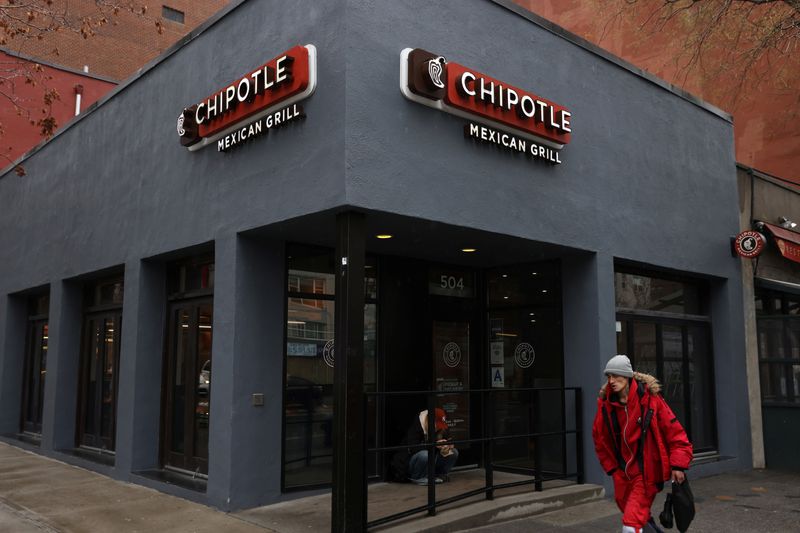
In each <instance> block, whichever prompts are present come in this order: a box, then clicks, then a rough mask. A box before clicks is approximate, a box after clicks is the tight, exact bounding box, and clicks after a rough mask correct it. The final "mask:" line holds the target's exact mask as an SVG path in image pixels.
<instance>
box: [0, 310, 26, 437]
mask: <svg viewBox="0 0 800 533" xmlns="http://www.w3.org/2000/svg"><path fill="white" fill-rule="evenodd" d="M26 304H27V302H26V299H25V298H24V297H22V296H14V295H8V296H7V297H6V298H4V301H3V302H2V305H0V331H2V332H3V336H2V344H0V434H2V435H8V434H14V433H17V432H19V430H20V422H19V421H20V415H21V411H22V382H23V369H24V365H25V335H26V332H27V314H28V313H27V305H26Z"/></svg>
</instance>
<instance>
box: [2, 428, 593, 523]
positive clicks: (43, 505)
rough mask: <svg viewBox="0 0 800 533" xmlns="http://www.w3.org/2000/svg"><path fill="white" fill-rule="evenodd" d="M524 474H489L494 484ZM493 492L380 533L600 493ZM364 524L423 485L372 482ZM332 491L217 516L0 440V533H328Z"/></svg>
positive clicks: (584, 488) (474, 474) (457, 478)
mask: <svg viewBox="0 0 800 533" xmlns="http://www.w3.org/2000/svg"><path fill="white" fill-rule="evenodd" d="M483 477H484V473H483V471H482V470H466V471H460V472H454V473H452V474H451V481H450V482H449V483H445V484H444V485H438V486H437V487H436V494H437V501H440V500H442V499H444V498H448V497H451V496H454V495H457V494H463V493H466V492H469V491H471V490H475V489H479V488H480V487H482V486H483V483H484V479H483ZM521 479H528V478H522V477H521V476H517V475H514V474H508V473H501V472H496V473H495V482H496V483H505V482H514V481H520V480H521ZM544 486H545V490H544V491H542V492H534V491H533V490H532V488H531V485H525V486H520V487H513V488H509V489H503V490H497V491H496V494H495V499H494V500H492V501H488V500H486V499H485V497H484V496H483V495H482V494H479V495H476V496H473V497H471V498H469V499H466V500H461V501H458V502H454V503H452V504H450V505H448V506H444V507H441V508H439V509H438V512H437V515H436V516H433V517H429V516H427V515H426V513H424V512H419V513H417V514H415V515H413V516H411V517H409V518H407V519H404V520H401V521H397V522H392V523H390V524H387V525H386V526H383V527H382V528H378V529H377V530H378V531H383V532H385V533H393V532H406V531H430V532H437V531H453V530H455V529H464V528H469V527H475V526H482V525H484V524H487V523H493V522H497V521H502V520H511V519H514V518H518V517H521V516H532V515H536V514H540V513H544V512H547V511H551V510H554V509H563V508H566V507H570V506H575V505H580V504H581V503H583V502H587V501H596V500H598V499H601V498H602V497H603V495H604V492H603V489H602V487H598V486H596V485H576V484H574V483H569V482H564V481H551V482H546V483H545V484H544ZM368 497H369V501H368V509H369V518H370V520H375V519H378V518H381V517H384V516H388V515H390V514H393V513H397V512H400V511H403V510H405V509H411V508H416V507H419V506H423V505H425V503H426V501H427V488H426V487H420V486H416V485H413V484H410V483H402V484H397V483H373V484H370V487H369V496H368ZM330 510H331V496H330V493H326V494H319V495H315V496H308V497H303V498H298V499H296V500H291V501H286V502H283V503H278V504H275V505H270V506H264V507H257V508H254V509H248V510H245V511H240V512H235V513H223V512H220V511H216V510H214V509H212V508H210V507H206V506H204V505H201V504H197V503H194V502H189V501H187V500H183V499H181V498H177V497H174V496H169V495H166V494H163V493H160V492H158V491H156V490H153V489H149V488H146V487H141V486H139V485H134V484H130V483H124V482H120V481H117V480H113V479H111V478H109V477H106V476H103V475H100V474H97V473H95V472H91V471H89V470H86V469H83V468H80V467H76V466H72V465H68V464H65V463H62V462H60V461H57V460H54V459H51V458H48V457H43V456H40V455H37V454H35V453H32V452H28V451H25V450H21V449H19V448H16V447H14V446H11V445H9V444H5V443H0V531H2V532H5V531H13V532H21V533H28V532H33V531H36V532H42V531H44V532H48V533H50V532H81V533H83V532H103V533H105V532H108V531H114V532H115V533H116V532H131V533H133V532H151V531H158V532H161V531H171V532H172V531H174V532H187V533H188V532H199V533H202V532H219V531H224V532H226V533H227V532H231V533H239V532H242V533H245V532H263V531H274V532H280V533H301V532H302V533H305V532H308V531H330V529H331V521H330V520H331V516H330Z"/></svg>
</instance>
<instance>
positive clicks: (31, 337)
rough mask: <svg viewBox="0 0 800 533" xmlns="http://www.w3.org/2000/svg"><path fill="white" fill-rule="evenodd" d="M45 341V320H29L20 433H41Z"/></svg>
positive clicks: (46, 324)
mask: <svg viewBox="0 0 800 533" xmlns="http://www.w3.org/2000/svg"><path fill="white" fill-rule="evenodd" d="M47 340H48V323H47V320H46V319H40V320H30V321H29V322H28V334H27V346H26V352H25V370H24V373H25V374H24V381H23V397H22V398H23V399H22V431H24V432H27V433H35V434H41V433H42V406H43V405H44V380H45V374H46V372H47Z"/></svg>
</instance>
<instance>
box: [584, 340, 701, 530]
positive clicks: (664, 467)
mask: <svg viewBox="0 0 800 533" xmlns="http://www.w3.org/2000/svg"><path fill="white" fill-rule="evenodd" d="M605 375H606V379H607V382H606V384H605V385H603V387H602V388H601V389H600V397H599V398H598V400H597V415H596V416H595V418H594V424H593V425H592V437H593V438H594V448H595V451H596V452H597V458H598V459H599V460H600V464H601V465H602V467H603V470H605V471H606V473H607V474H608V475H610V476H613V477H614V499H615V500H616V502H617V506H619V508H620V510H621V511H622V531H623V533H640V532H641V531H642V529H643V528H644V527H645V525H646V524H647V522H648V521H651V520H652V519H651V516H650V507H651V506H652V504H653V499H654V498H655V497H656V494H657V493H658V492H659V491H660V490H661V489H662V488H663V487H664V482H666V481H668V480H672V481H673V482H675V483H683V481H684V479H685V475H684V471H685V470H686V469H688V468H689V463H690V462H691V461H692V445H691V443H690V442H689V439H688V437H687V436H686V432H685V431H684V429H683V427H682V426H681V424H680V422H678V418H677V417H676V416H675V415H674V414H673V412H672V409H670V408H669V406H668V405H667V402H665V401H664V398H662V397H661V395H660V394H659V391H660V390H661V385H660V384H659V382H658V380H657V379H656V378H654V377H653V376H650V375H648V374H642V373H639V372H634V371H633V368H632V367H631V362H630V360H629V359H628V357H627V356H625V355H617V356H614V357H612V358H611V359H610V360H609V361H608V364H607V365H606V369H605Z"/></svg>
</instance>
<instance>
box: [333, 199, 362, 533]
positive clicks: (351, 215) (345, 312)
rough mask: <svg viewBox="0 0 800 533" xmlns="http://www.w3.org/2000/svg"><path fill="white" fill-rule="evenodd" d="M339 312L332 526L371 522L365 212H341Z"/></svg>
mask: <svg viewBox="0 0 800 533" xmlns="http://www.w3.org/2000/svg"><path fill="white" fill-rule="evenodd" d="M336 230H337V233H338V240H337V243H336V264H335V271H336V308H335V311H336V316H335V322H334V324H335V349H334V360H335V362H334V370H333V397H334V403H333V408H334V418H333V419H334V428H333V430H334V433H333V491H332V499H331V531H332V532H333V533H343V532H361V531H364V530H365V528H366V522H367V517H366V505H365V500H366V497H367V492H366V483H365V482H364V479H365V465H366V459H365V456H366V453H365V452H366V446H365V442H366V440H365V436H364V402H363V397H364V263H365V254H366V252H365V233H364V215H363V214H361V213H356V212H352V211H348V212H345V213H341V214H339V215H337V216H336Z"/></svg>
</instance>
